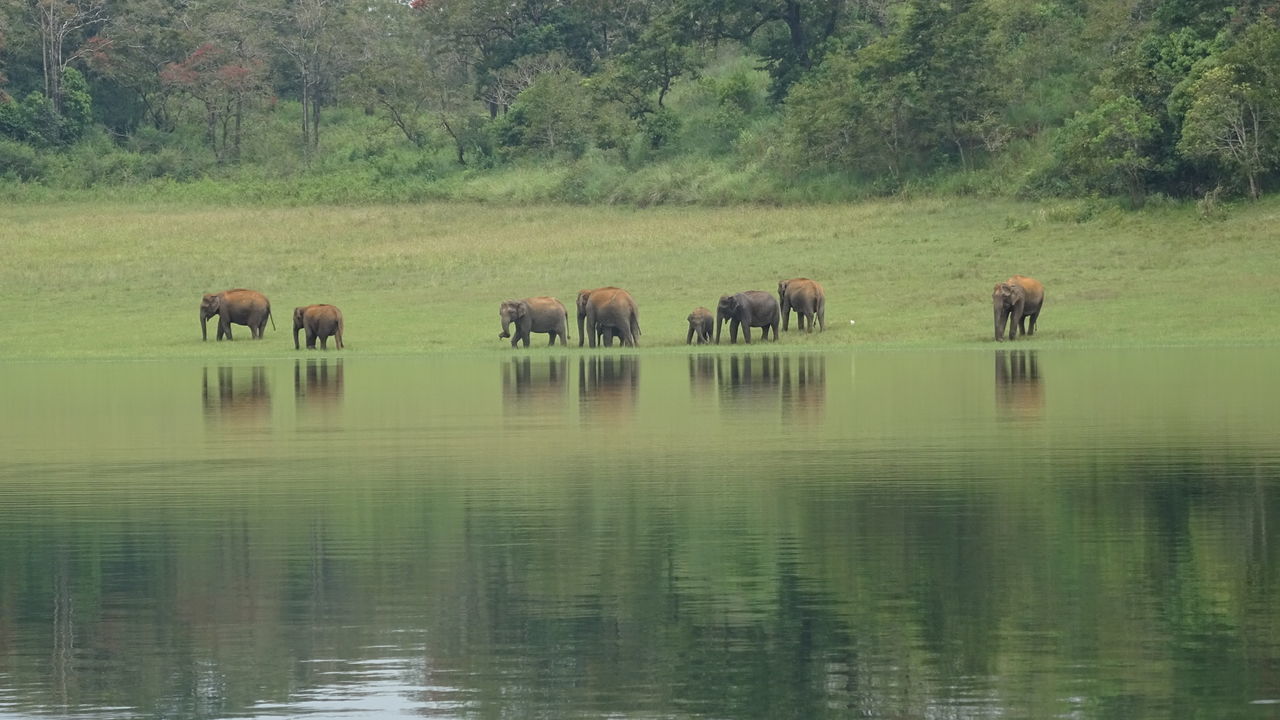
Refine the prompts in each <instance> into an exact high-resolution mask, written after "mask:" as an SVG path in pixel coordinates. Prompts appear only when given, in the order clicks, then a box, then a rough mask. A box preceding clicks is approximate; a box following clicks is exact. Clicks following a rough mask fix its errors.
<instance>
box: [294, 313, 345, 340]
mask: <svg viewBox="0 0 1280 720" xmlns="http://www.w3.org/2000/svg"><path fill="white" fill-rule="evenodd" d="M302 329H306V331H307V349H308V350H315V349H316V338H320V347H321V348H322V349H324V350H328V349H329V336H330V335H332V336H333V339H334V340H336V341H337V346H338V349H339V350H341V349H342V311H341V310H339V309H338V308H336V307H334V306H332V305H304V306H302V307H296V308H294V309H293V349H294V350H298V349H300V348H299V347H298V331H299V330H302Z"/></svg>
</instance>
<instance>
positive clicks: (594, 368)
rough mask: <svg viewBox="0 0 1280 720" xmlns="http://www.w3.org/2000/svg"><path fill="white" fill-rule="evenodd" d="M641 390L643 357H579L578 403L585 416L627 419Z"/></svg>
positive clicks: (633, 409)
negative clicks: (641, 363) (641, 360)
mask: <svg viewBox="0 0 1280 720" xmlns="http://www.w3.org/2000/svg"><path fill="white" fill-rule="evenodd" d="M639 390H640V359H639V358H638V357H636V356H635V355H594V356H591V357H580V358H578V404H579V406H580V407H581V414H582V417H583V418H584V419H585V418H587V417H592V418H614V419H628V418H630V417H631V416H632V415H634V414H635V409H636V396H637V395H638V394H639Z"/></svg>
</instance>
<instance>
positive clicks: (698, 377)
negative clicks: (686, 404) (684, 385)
mask: <svg viewBox="0 0 1280 720" xmlns="http://www.w3.org/2000/svg"><path fill="white" fill-rule="evenodd" d="M715 387H716V358H715V357H714V356H711V355H690V356H689V395H690V396H691V397H693V398H694V399H695V400H698V399H707V398H710V397H712V396H713V393H714V392H715Z"/></svg>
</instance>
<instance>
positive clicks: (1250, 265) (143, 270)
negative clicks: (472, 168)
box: [0, 173, 1280, 360]
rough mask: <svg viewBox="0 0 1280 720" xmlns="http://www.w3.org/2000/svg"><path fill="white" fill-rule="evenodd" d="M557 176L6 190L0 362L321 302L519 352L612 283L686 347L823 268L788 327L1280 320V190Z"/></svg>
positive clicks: (970, 341)
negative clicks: (167, 195) (427, 188)
mask: <svg viewBox="0 0 1280 720" xmlns="http://www.w3.org/2000/svg"><path fill="white" fill-rule="evenodd" d="M691 177H692V178H693V179H688V178H686V179H685V181H687V182H696V173H693V175H692V176H691ZM672 179H675V178H672ZM654 180H655V181H656V178H655V179H654ZM559 182H566V180H565V179H564V178H560V179H559ZM544 189H545V188H538V187H535V188H525V189H521V188H519V187H518V185H517V184H515V183H513V184H512V185H511V186H510V187H509V188H504V189H502V190H501V191H500V192H499V193H498V194H501V195H504V196H507V197H510V198H511V199H512V200H513V201H515V202H516V203H517V204H504V205H493V204H448V203H441V202H429V203H426V204H419V205H407V204H400V205H376V206H341V207H332V206H276V205H269V204H259V205H249V206H238V207H225V206H216V207H215V206H211V205H208V204H183V203H172V202H171V203H168V204H150V205H145V204H142V203H137V202H135V203H127V204H126V203H118V202H29V203H24V204H16V205H9V206H7V207H4V208H3V209H0V247H2V248H4V252H5V260H4V263H3V264H2V265H0V294H3V296H4V299H5V303H4V307H5V308H7V312H6V316H5V321H4V326H5V330H6V332H5V335H4V339H3V341H2V342H0V359H9V360H13V359H38V358H166V357H228V358H230V357H273V356H288V355H290V354H292V353H294V352H295V351H294V350H293V343H292V339H291V338H290V337H289V331H290V313H291V310H292V308H293V307H294V306H295V305H303V304H310V303H318V302H328V303H333V304H335V305H338V306H339V307H341V308H342V309H343V312H344V314H345V315H346V320H347V342H348V346H349V349H348V351H347V352H348V354H351V355H356V354H410V353H423V352H438V351H450V352H482V353H496V352H510V348H509V347H508V346H507V344H506V343H505V342H503V341H499V340H498V339H497V333H498V329H499V328H498V315H497V311H498V304H499V302H500V301H502V300H503V299H505V298H519V297H526V296H531V295H541V294H551V295H555V296H558V297H560V298H561V300H563V301H565V302H566V303H569V302H571V301H572V298H573V297H574V294H575V293H576V291H577V290H578V289H579V288H583V287H596V286H600V285H607V284H616V285H619V286H622V287H626V288H628V289H630V290H631V291H632V293H633V294H634V295H635V297H636V299H637V301H638V302H639V304H640V309H641V325H642V327H643V330H644V335H643V338H642V342H643V351H644V352H662V351H663V349H664V348H665V349H666V350H667V351H673V350H676V349H680V351H683V347H684V346H683V340H684V334H685V321H684V318H685V315H687V314H688V312H689V311H690V310H691V309H692V308H694V307H696V306H698V305H704V306H707V307H714V305H715V302H716V299H717V298H718V297H719V295H720V294H721V293H724V292H729V291H738V290H747V289H762V290H769V291H772V290H774V289H775V288H776V284H777V281H778V279H780V278H786V277H793V276H808V277H813V278H816V279H818V280H820V281H821V282H822V283H823V284H824V285H825V286H826V288H827V293H828V311H827V321H828V332H826V333H824V334H820V335H814V336H800V335H798V334H796V333H794V332H793V333H791V334H784V336H783V340H782V343H781V346H784V347H788V348H797V349H810V348H811V349H822V348H850V347H858V348H866V347H900V346H909V347H929V348H934V347H937V348H943V347H947V348H951V347H974V348H981V347H990V346H991V344H992V343H991V333H992V330H991V309H990V299H989V298H990V289H991V286H992V285H993V284H994V283H995V282H997V281H999V280H1003V279H1004V278H1005V277H1007V276H1009V275H1011V274H1013V273H1015V272H1016V273H1023V274H1026V275H1032V276H1035V277H1037V278H1039V279H1040V280H1041V281H1042V282H1044V284H1045V286H1046V288H1047V293H1046V295H1047V300H1046V305H1045V309H1044V314H1043V316H1042V319H1041V334H1040V335H1039V336H1037V337H1036V338H1035V339H1034V340H1033V341H1032V343H1034V346H1035V347H1057V346H1064V347H1065V346H1069V347H1079V346H1131V345H1204V344H1274V343H1276V342H1277V340H1280V329H1277V324H1276V323H1275V322H1274V310H1273V309H1272V307H1271V305H1270V302H1271V300H1272V299H1273V298H1275V297H1276V296H1277V291H1278V290H1280V253H1277V252H1276V250H1277V247H1276V245H1277V242H1276V240H1275V239H1274V234H1273V233H1272V232H1271V230H1270V228H1271V227H1273V226H1274V223H1275V216H1276V214H1277V212H1280V203H1277V202H1276V201H1265V202H1261V203H1255V204H1249V205H1242V206H1235V207H1232V208H1230V209H1229V211H1227V212H1226V213H1225V218H1223V219H1216V220H1214V221H1213V222H1207V221H1204V220H1202V219H1201V216H1200V213H1199V212H1198V211H1197V208H1196V207H1195V206H1194V204H1192V203H1185V204H1171V203H1169V204H1160V205H1158V206H1156V207H1152V208H1149V209H1147V210H1143V211H1141V212H1133V213H1127V212H1118V211H1114V210H1113V209H1111V208H1109V207H1103V206H1098V205H1095V204H1087V203H1083V202H1079V201H1073V202H1070V203H1063V204H1052V203H1029V202H1019V201H1012V200H986V199H959V198H951V199H921V200H896V201H894V200H885V201H869V202H864V203H860V204H853V205H821V206H809V207H786V208H774V207H762V206H746V207H743V206H734V207H725V208H709V207H669V206H667V207H657V208H649V209H638V208H634V207H605V206H590V207H579V206H563V205H544V204H519V203H523V202H526V201H527V200H528V199H529V198H530V197H536V196H538V195H539V194H541V193H542V192H543V191H544ZM491 190H492V189H488V190H486V193H485V194H486V195H488V194H489V192H490V191H491ZM587 191H588V192H591V191H590V189H588V190H587ZM654 191H655V192H657V186H656V185H655V190H654ZM668 192H679V188H678V187H676V188H669V189H668ZM229 287H251V288H256V289H259V290H261V291H263V292H265V293H266V294H267V295H268V296H269V297H270V298H271V300H272V304H273V308H274V310H275V314H276V330H275V331H272V330H271V329H270V328H268V330H267V336H266V339H265V340H264V341H261V342H248V341H245V342H239V341H238V342H234V343H225V342H224V343H215V342H214V341H212V340H210V341H209V342H208V343H202V342H201V341H200V334H199V328H198V324H197V321H198V313H197V305H198V302H199V299H200V295H201V293H203V292H206V291H215V290H220V289H225V288H229ZM850 320H856V321H857V324H856V325H850V323H849V321H850ZM236 332H237V337H245V338H247V337H248V332H247V330H246V329H243V328H239V327H237V328H236ZM210 334H211V335H212V334H213V331H212V330H211V332H210ZM571 334H573V335H576V332H572V333H571ZM534 342H535V345H542V344H543V343H545V340H542V339H535V341H534ZM573 344H574V345H576V338H575V339H574V341H573ZM1028 346H1030V343H1029V344H1028ZM758 347H765V346H758ZM722 350H723V346H722ZM538 351H539V352H545V351H544V350H541V349H539V350H538Z"/></svg>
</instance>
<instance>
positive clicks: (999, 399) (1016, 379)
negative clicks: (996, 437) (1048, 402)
mask: <svg viewBox="0 0 1280 720" xmlns="http://www.w3.org/2000/svg"><path fill="white" fill-rule="evenodd" d="M1043 411H1044V385H1043V384H1042V383H1041V378H1040V358H1039V357H1038V356H1037V351H1036V350H997V351H996V412H997V414H998V415H999V416H1000V417H1001V418H1004V419H1009V420H1032V419H1038V418H1039V417H1040V415H1041V414H1042V412H1043Z"/></svg>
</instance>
